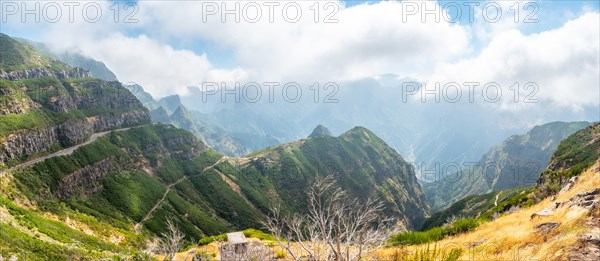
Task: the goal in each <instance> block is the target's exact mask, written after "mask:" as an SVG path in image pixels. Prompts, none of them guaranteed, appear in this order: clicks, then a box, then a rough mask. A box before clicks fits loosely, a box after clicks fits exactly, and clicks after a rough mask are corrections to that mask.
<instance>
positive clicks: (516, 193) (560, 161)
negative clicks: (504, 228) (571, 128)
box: [422, 122, 600, 230]
mask: <svg viewBox="0 0 600 261" xmlns="http://www.w3.org/2000/svg"><path fill="white" fill-rule="evenodd" d="M599 159H600V123H598V122H596V123H593V124H591V125H589V126H588V127H586V128H584V129H582V130H579V131H577V132H575V133H574V134H572V135H570V136H568V137H567V138H565V139H564V140H563V141H562V142H560V144H559V145H558V147H557V149H556V150H555V151H554V153H553V154H552V156H551V159H550V163H549V164H548V167H547V169H546V170H544V171H543V172H542V173H541V175H540V177H539V178H538V180H537V182H536V184H535V185H534V186H530V187H528V188H523V187H520V188H514V189H509V190H498V191H494V192H490V193H488V194H483V195H471V196H467V197H465V198H464V199H462V200H459V201H458V202H456V203H454V204H452V205H451V206H450V207H448V208H447V209H445V210H443V211H440V212H437V213H435V214H433V215H431V217H430V218H428V219H427V221H425V223H424V224H423V227H422V230H427V229H430V228H433V227H437V226H441V225H443V224H444V223H446V222H447V221H448V220H451V219H453V218H456V217H460V218H475V217H481V216H486V215H490V214H493V213H498V214H499V213H503V212H506V211H509V210H511V208H518V207H525V206H529V205H531V204H533V203H535V202H536V201H540V200H542V199H544V198H546V197H548V196H551V195H555V194H556V193H557V192H559V191H560V190H561V189H562V188H564V187H565V186H566V185H567V183H568V182H569V180H570V179H571V178H573V177H576V176H578V175H579V174H580V173H581V172H582V171H584V170H585V169H587V168H589V167H591V166H592V165H593V164H594V163H596V162H598V160H599Z"/></svg>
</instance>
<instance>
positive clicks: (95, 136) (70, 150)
mask: <svg viewBox="0 0 600 261" xmlns="http://www.w3.org/2000/svg"><path fill="white" fill-rule="evenodd" d="M131 128H132V127H130V128H123V129H116V130H111V131H103V132H98V133H94V134H92V136H91V137H90V139H88V140H87V141H85V142H83V143H80V144H77V145H74V146H72V147H68V148H66V149H63V150H59V151H57V152H54V153H52V154H49V155H46V156H43V157H39V158H36V159H33V160H30V161H27V162H23V163H21V164H19V165H16V166H14V167H12V168H9V169H6V170H3V171H0V177H2V176H3V175H4V174H6V173H9V172H11V171H14V170H16V169H20V168H25V167H29V166H31V165H33V164H36V163H40V162H42V161H44V160H47V159H50V158H54V157H58V156H65V155H71V154H73V152H74V151H75V150H76V149H78V148H80V147H81V146H85V145H88V144H90V143H92V142H94V141H96V140H98V138H100V137H104V136H106V134H109V133H111V132H113V131H126V130H129V129H131Z"/></svg>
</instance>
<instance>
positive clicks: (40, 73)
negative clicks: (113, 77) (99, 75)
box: [0, 67, 92, 81]
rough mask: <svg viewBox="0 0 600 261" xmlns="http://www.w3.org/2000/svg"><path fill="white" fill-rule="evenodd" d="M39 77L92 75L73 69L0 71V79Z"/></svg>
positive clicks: (59, 77) (82, 70)
mask: <svg viewBox="0 0 600 261" xmlns="http://www.w3.org/2000/svg"><path fill="white" fill-rule="evenodd" d="M41 77H54V78H58V79H67V78H81V77H92V74H91V73H90V72H89V71H87V70H85V69H82V68H79V67H75V68H69V69H65V70H48V69H46V68H33V69H28V70H19V71H9V72H5V71H0V79H4V80H10V81H17V80H22V79H32V78H41Z"/></svg>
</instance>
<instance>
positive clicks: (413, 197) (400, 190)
mask: <svg viewBox="0 0 600 261" xmlns="http://www.w3.org/2000/svg"><path fill="white" fill-rule="evenodd" d="M249 157H253V160H252V162H250V163H247V164H246V165H244V168H243V171H244V172H247V173H248V174H246V175H243V176H241V178H243V180H240V183H239V184H240V186H241V187H242V189H244V188H252V187H253V188H257V189H259V188H262V189H263V190H265V189H266V191H277V194H278V195H279V197H280V198H281V199H282V200H283V202H300V203H301V202H302V200H303V197H304V188H305V187H306V186H307V185H308V183H309V182H310V180H312V179H313V178H314V176H315V175H327V174H333V175H334V177H335V178H336V179H338V181H339V184H340V185H341V186H342V188H344V189H346V190H348V191H350V192H351V193H352V194H353V195H356V196H358V197H360V198H366V197H367V196H369V195H370V194H375V195H377V196H378V197H379V198H380V199H381V200H383V201H384V203H385V205H386V212H387V213H388V214H389V215H392V216H394V217H396V218H399V219H402V220H405V221H406V222H407V225H408V226H409V227H411V228H416V227H418V226H419V225H420V223H421V222H422V220H423V217H425V216H427V215H428V213H429V205H428V203H427V202H426V200H425V198H424V195H423V193H422V192H421V189H420V186H419V184H418V183H417V180H416V177H415V175H414V170H413V168H412V166H411V165H410V164H408V163H407V162H405V161H404V160H403V159H402V157H401V156H400V155H399V154H398V153H397V152H396V151H395V150H394V149H392V148H390V147H389V146H388V145H387V144H386V143H385V142H383V141H382V140H381V139H379V138H378V137H377V136H376V135H375V134H373V133H372V132H370V131H369V130H367V129H365V128H362V127H356V128H353V129H352V130H350V131H348V132H346V133H344V134H342V135H340V136H339V137H329V136H323V137H315V138H308V139H304V140H300V141H297V142H293V143H288V144H283V145H279V146H276V147H274V148H270V149H266V150H263V151H259V152H256V153H254V154H251V155H249ZM261 170H266V171H267V172H268V173H269V177H270V182H269V183H264V182H260V183H259V182H255V181H254V182H253V181H252V180H248V178H250V177H252V176H256V177H260V174H259V173H260V171H261ZM242 181H243V182H242ZM265 184H268V185H266V186H265ZM262 197H263V199H260V198H257V203H256V205H260V206H262V207H266V199H264V197H265V196H262Z"/></svg>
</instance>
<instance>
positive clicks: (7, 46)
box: [0, 33, 67, 71]
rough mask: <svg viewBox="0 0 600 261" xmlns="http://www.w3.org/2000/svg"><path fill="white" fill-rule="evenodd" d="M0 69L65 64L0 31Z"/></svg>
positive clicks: (57, 67)
mask: <svg viewBox="0 0 600 261" xmlns="http://www.w3.org/2000/svg"><path fill="white" fill-rule="evenodd" d="M0 57H2V59H0V70H4V71H14V70H26V69H32V68H50V69H53V70H60V69H65V68H67V66H66V65H65V64H63V63H61V62H58V61H56V60H53V59H51V58H49V57H47V56H45V55H41V54H40V53H39V52H38V51H37V50H35V49H34V48H33V47H32V46H30V45H27V44H22V43H19V42H18V41H17V40H14V39H12V38H11V37H9V36H8V35H6V34H3V33H0Z"/></svg>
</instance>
